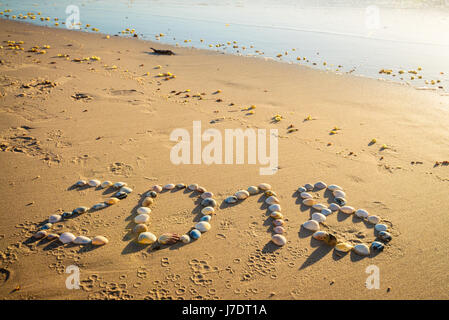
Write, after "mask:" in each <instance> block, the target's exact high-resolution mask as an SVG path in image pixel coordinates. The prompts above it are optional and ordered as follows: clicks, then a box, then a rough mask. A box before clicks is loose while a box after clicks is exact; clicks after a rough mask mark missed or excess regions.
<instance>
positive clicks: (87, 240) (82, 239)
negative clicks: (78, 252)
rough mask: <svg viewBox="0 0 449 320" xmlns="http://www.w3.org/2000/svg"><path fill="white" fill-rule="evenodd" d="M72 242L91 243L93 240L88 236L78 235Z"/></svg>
mask: <svg viewBox="0 0 449 320" xmlns="http://www.w3.org/2000/svg"><path fill="white" fill-rule="evenodd" d="M72 242H73V243H74V244H89V243H91V242H92V240H91V239H90V238H88V237H86V236H78V237H76V238H75V239H74V240H73V241H72Z"/></svg>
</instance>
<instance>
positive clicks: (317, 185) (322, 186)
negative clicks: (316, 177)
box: [314, 181, 327, 190]
mask: <svg viewBox="0 0 449 320" xmlns="http://www.w3.org/2000/svg"><path fill="white" fill-rule="evenodd" d="M314 188H315V189H318V190H321V189H325V188H327V184H325V183H324V182H323V181H318V182H317V183H315V185H314Z"/></svg>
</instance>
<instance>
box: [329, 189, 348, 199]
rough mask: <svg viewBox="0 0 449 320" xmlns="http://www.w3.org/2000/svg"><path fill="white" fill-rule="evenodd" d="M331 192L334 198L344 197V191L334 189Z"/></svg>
mask: <svg viewBox="0 0 449 320" xmlns="http://www.w3.org/2000/svg"><path fill="white" fill-rule="evenodd" d="M332 194H333V195H334V197H335V198H346V193H345V192H344V191H342V190H335V191H334V192H332Z"/></svg>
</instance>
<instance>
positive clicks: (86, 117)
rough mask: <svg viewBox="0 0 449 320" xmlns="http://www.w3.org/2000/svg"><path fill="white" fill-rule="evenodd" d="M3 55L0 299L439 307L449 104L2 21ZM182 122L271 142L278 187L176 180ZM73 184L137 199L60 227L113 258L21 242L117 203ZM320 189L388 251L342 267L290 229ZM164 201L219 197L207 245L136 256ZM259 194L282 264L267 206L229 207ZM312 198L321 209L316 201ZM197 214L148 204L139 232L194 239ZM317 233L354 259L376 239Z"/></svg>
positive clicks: (253, 179)
mask: <svg viewBox="0 0 449 320" xmlns="http://www.w3.org/2000/svg"><path fill="white" fill-rule="evenodd" d="M0 41H1V44H0V45H1V46H2V48H1V49H0V60H1V63H0V113H1V116H0V149H1V152H0V165H1V167H2V175H1V176H0V193H1V194H2V196H1V197H0V219H1V223H0V298H2V299H264V300H265V299H448V298H449V291H448V285H449V273H448V272H447V265H448V263H449V258H448V255H447V253H448V252H449V242H448V241H447V235H446V232H447V226H448V225H449V217H448V214H447V209H446V204H447V199H448V197H447V190H448V185H449V165H448V164H449V163H448V162H447V161H449V156H448V153H447V147H448V145H449V129H448V128H449V126H448V124H449V111H448V110H449V96H447V95H444V94H442V93H441V92H437V91H430V90H416V89H415V88H412V87H409V86H406V85H401V84H397V83H390V82H386V81H379V80H375V79H368V78H363V77H357V76H353V75H348V74H343V75H339V74H335V73H330V72H325V71H320V70H313V69H310V68H308V67H304V66H301V65H293V64H288V63H280V62H276V61H271V60H266V59H263V58H249V57H240V56H236V55H226V54H221V53H216V52H213V51H207V50H199V49H193V48H180V47H174V46H167V45H162V44H160V43H154V42H149V41H143V40H139V39H133V38H122V37H115V36H112V35H111V36H110V37H106V36H105V35H104V34H92V33H83V32H77V31H70V30H63V29H57V30H56V29H51V28H46V27H39V26H33V25H30V24H24V23H20V22H14V21H6V20H3V19H0ZM8 41H10V42H9V43H8ZM11 41H14V43H12V42H11ZM21 42H23V43H21ZM16 46H17V47H16ZM35 46H38V47H39V48H38V49H35V50H34V52H33V50H32V48H33V47H35ZM11 47H14V48H15V49H9V48H11ZM150 47H154V48H158V49H169V50H173V51H174V52H175V55H171V56H165V55H156V54H153V53H152V50H151V49H150ZM21 48H23V50H22V49H21ZM43 50H44V51H45V52H44V53H42V51H43ZM159 66H160V68H159ZM159 74H168V76H159ZM173 75H174V76H175V77H173ZM251 106H255V107H253V108H251ZM276 116H278V120H279V121H276V120H273V118H275V117H276ZM194 121H200V122H201V126H202V131H203V132H204V131H205V130H207V129H218V130H219V131H220V132H225V130H226V129H238V128H241V129H242V130H246V129H267V130H268V129H277V130H278V142H279V152H278V154H279V156H278V158H279V163H278V171H277V172H276V173H275V174H273V175H260V172H259V169H260V167H263V166H262V165H261V164H259V163H257V164H248V163H247V162H245V163H244V164H211V165H206V164H180V165H175V164H173V162H172V161H171V159H170V151H171V149H172V147H173V146H175V145H176V142H174V141H170V134H171V133H172V132H173V130H175V129H177V128H183V129H186V130H187V131H189V132H192V126H193V122H194ZM292 129H297V130H292ZM373 139H374V140H373ZM445 161H446V162H445ZM80 179H86V180H90V179H98V180H100V181H106V180H110V181H112V182H118V181H123V182H126V183H127V184H128V186H129V187H130V188H132V189H133V192H132V193H131V194H129V196H128V197H127V198H126V199H123V200H121V201H120V202H119V203H118V204H116V205H113V206H110V207H107V208H105V209H103V210H98V211H93V212H87V213H85V214H82V215H79V216H77V217H74V218H73V219H67V220H64V221H61V222H58V223H55V224H53V226H52V232H56V233H62V232H66V231H70V232H72V233H73V234H75V235H85V236H87V237H90V238H93V237H95V236H98V235H101V236H104V237H106V238H107V239H108V240H109V243H108V244H106V245H104V246H92V245H87V246H79V245H62V244H61V243H58V241H57V240H56V241H49V240H48V239H43V240H36V239H33V235H34V234H35V233H36V232H37V230H38V229H39V227H40V226H41V225H42V224H45V223H46V222H47V219H48V217H49V216H50V215H53V214H61V213H62V212H65V211H72V210H73V209H74V208H76V207H79V206H87V207H91V206H92V205H94V204H96V203H98V202H101V201H105V200H106V199H108V198H109V197H110V196H111V191H110V190H109V189H107V190H105V189H100V190H96V189H95V188H73V187H72V186H73V184H74V183H75V182H76V181H78V180H80ZM318 181H324V182H325V183H326V184H328V185H330V184H336V185H339V186H341V187H342V188H343V189H344V192H345V193H346V199H347V201H348V205H350V206H352V207H354V208H355V209H361V208H363V209H366V210H367V211H368V212H369V213H370V214H373V215H378V216H379V217H381V218H382V222H383V223H384V224H386V225H387V226H388V228H389V232H390V233H391V235H392V237H393V239H392V241H390V242H388V243H386V244H385V249H384V250H383V252H380V253H378V254H372V253H371V254H370V255H369V256H366V257H362V256H359V255H357V254H356V253H354V252H349V253H347V254H340V253H338V252H336V251H335V250H334V249H333V247H332V246H328V245H326V244H323V243H322V242H321V241H318V240H315V239H313V238H312V236H311V235H312V233H313V232H310V231H308V230H305V229H304V228H303V227H302V224H303V223H304V222H306V221H307V220H309V219H310V217H311V214H312V213H313V212H315V210H311V209H310V208H309V207H306V206H304V205H301V200H302V199H301V197H300V196H299V193H298V192H297V189H298V188H299V187H301V186H304V185H305V184H307V183H311V184H314V183H316V182H318ZM169 183H173V184H178V183H185V184H186V185H190V184H193V183H196V184H198V185H200V186H202V187H204V188H205V189H206V190H207V191H210V192H212V193H213V194H214V199H215V200H216V201H217V203H218V206H217V208H216V209H215V213H214V215H213V216H212V219H211V222H210V224H211V225H212V228H211V230H210V231H208V232H205V233H204V234H202V236H201V238H200V239H198V240H196V241H192V242H191V243H188V244H182V243H177V244H175V245H157V244H154V245H141V244H138V243H136V241H135V240H136V234H135V232H133V228H134V226H135V223H134V221H133V219H134V217H135V216H136V215H137V209H138V208H139V207H141V203H142V200H143V199H144V198H145V194H146V192H147V191H149V190H151V188H152V186H153V185H162V186H163V185H166V184H169ZM260 183H268V184H270V185H271V186H272V189H273V190H274V191H275V192H276V194H277V198H278V199H279V200H280V204H281V206H282V214H283V216H284V220H285V222H286V223H285V225H284V228H285V237H286V238H287V240H288V242H287V244H286V245H284V246H282V247H278V246H276V245H274V244H273V243H272V242H271V241H270V240H271V236H272V235H273V225H272V222H273V219H272V218H270V217H269V213H268V212H267V208H266V207H267V205H266V204H264V200H265V198H266V197H264V195H263V193H260V194H258V195H255V196H251V197H249V198H248V199H246V200H244V201H240V202H238V203H237V204H235V205H231V206H228V205H224V204H223V201H224V199H225V198H227V197H228V196H231V195H233V194H234V193H235V192H237V191H238V190H241V189H244V190H246V189H247V188H248V187H249V186H253V185H254V186H258V185H259V184H260ZM310 193H311V194H312V196H313V197H314V198H315V199H316V201H317V202H320V203H326V204H330V203H332V202H333V199H332V198H331V197H328V196H327V195H326V192H325V191H324V190H321V191H318V190H314V191H312V192H310ZM199 196H200V194H199V193H197V192H188V191H187V190H179V191H169V192H162V193H161V194H159V195H158V197H157V198H156V199H155V201H154V204H152V205H151V210H152V212H151V214H150V221H149V222H148V225H149V229H150V231H151V232H153V233H154V234H155V235H160V234H162V233H164V232H174V233H178V234H180V235H182V234H184V233H186V232H187V231H189V230H190V229H191V228H192V227H193V226H194V225H195V223H196V222H197V221H198V220H199V218H201V216H202V215H201V213H200V210H201V206H200V205H199V202H200V200H198V199H199ZM321 230H325V231H327V232H329V233H332V234H335V235H336V237H337V239H339V240H344V241H345V242H348V243H351V244H358V243H366V244H369V243H371V242H373V241H374V240H375V239H376V235H375V231H374V228H373V225H372V224H370V223H367V222H366V221H364V220H362V219H360V218H358V217H356V216H355V215H350V214H349V215H348V214H345V213H342V212H338V213H333V214H332V215H329V216H327V218H326V221H325V222H323V223H322V224H321ZM70 265H76V266H78V267H79V270H80V279H81V283H80V289H79V290H76V289H72V290H69V289H67V287H66V279H67V277H68V276H69V274H67V273H65V271H66V268H67V267H68V266H70ZM371 265H374V266H376V267H378V270H379V272H380V287H379V289H367V287H366V279H367V277H368V276H369V274H368V273H367V272H366V269H367V267H369V266H371Z"/></svg>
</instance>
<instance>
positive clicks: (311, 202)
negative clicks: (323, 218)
mask: <svg viewBox="0 0 449 320" xmlns="http://www.w3.org/2000/svg"><path fill="white" fill-rule="evenodd" d="M315 203H316V201H315V200H314V199H312V198H307V199H304V200H302V204H303V205H305V206H308V207H311V206H313V205H314V204H315Z"/></svg>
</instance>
